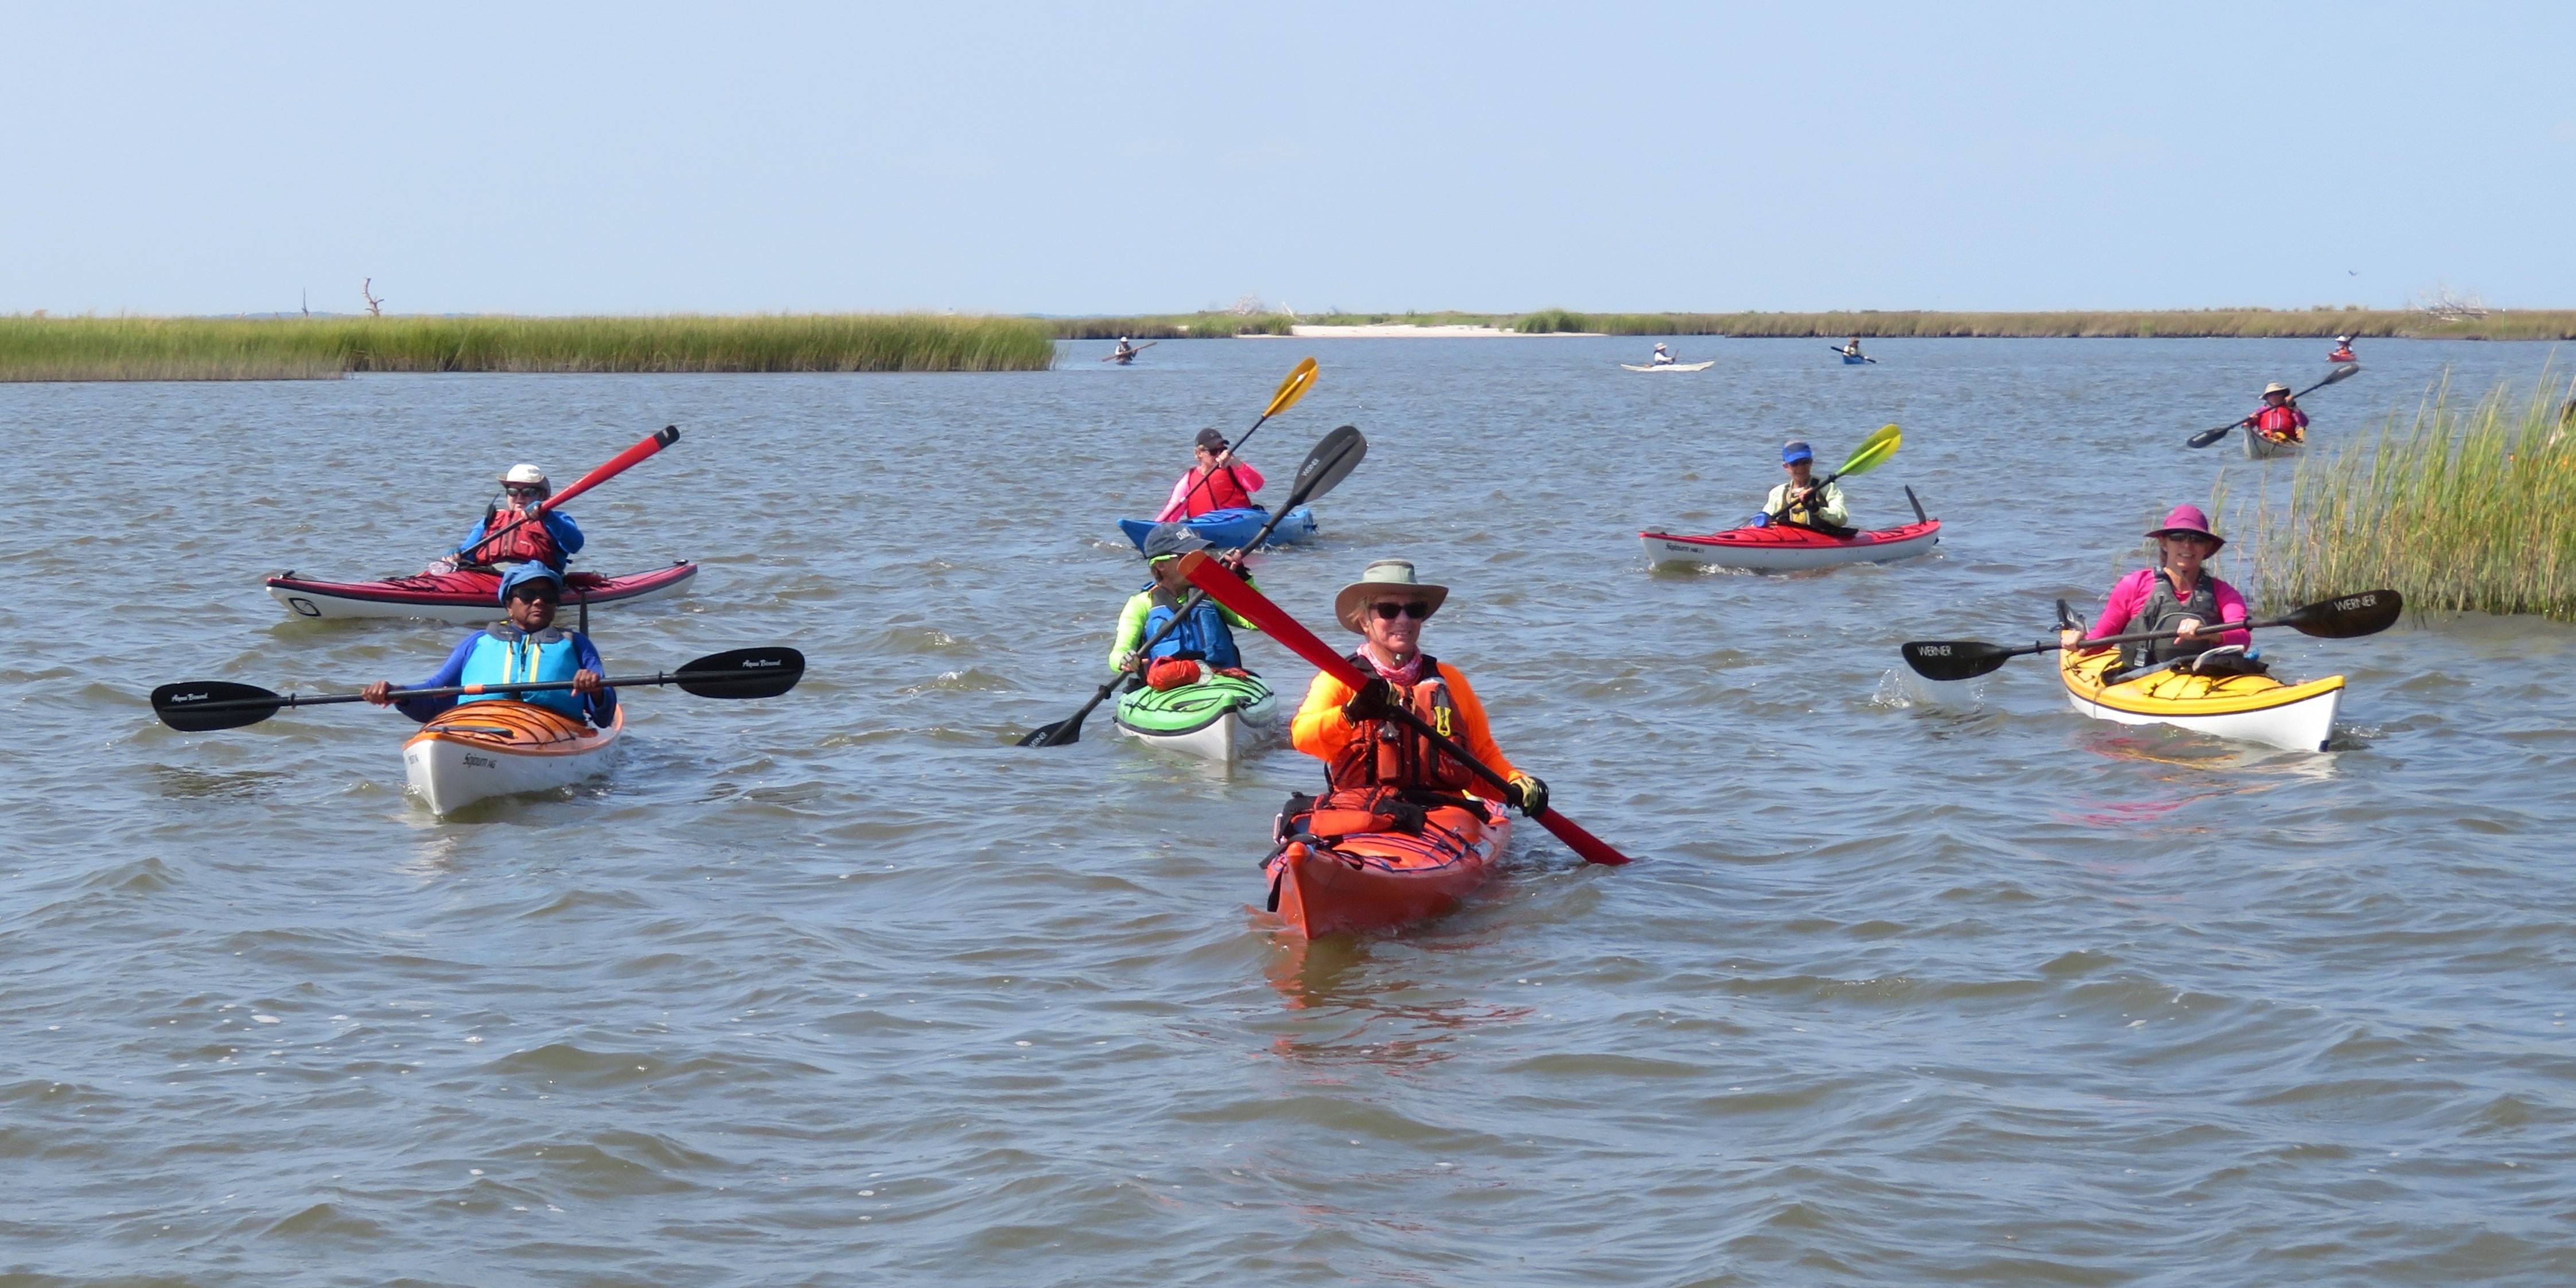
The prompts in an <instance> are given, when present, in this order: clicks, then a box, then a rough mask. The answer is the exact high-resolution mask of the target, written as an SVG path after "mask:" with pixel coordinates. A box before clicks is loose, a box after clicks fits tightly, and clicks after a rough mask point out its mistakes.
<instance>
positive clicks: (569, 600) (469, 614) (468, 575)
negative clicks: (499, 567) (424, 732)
mask: <svg viewBox="0 0 2576 1288" xmlns="http://www.w3.org/2000/svg"><path fill="white" fill-rule="evenodd" d="M697 575H698V566H697V565H696V564H693V563H690V562H688V561H687V560H685V559H683V560H680V561H678V562H675V563H673V564H672V565H671V566H670V567H668V568H656V569H654V570H653V571H651V572H640V573H629V574H627V575H625V576H622V577H602V576H599V575H598V574H596V573H587V572H577V573H574V574H573V575H572V579H571V581H572V584H571V587H570V588H569V589H568V590H567V591H566V593H565V595H564V608H565V610H566V611H573V610H575V609H576V608H577V607H578V605H579V604H580V602H581V601H582V600H584V599H587V600H588V601H589V603H590V606H591V607H593V608H599V607H603V606H605V605H608V604H633V603H640V602H642V601H644V600H648V599H659V598H662V597H664V596H667V595H676V594H679V593H680V592H681V591H683V590H686V589H687V588H688V586H689V583H690V582H691V580H692V579H694V578H695V577H696V576H697ZM268 593H269V594H270V595H271V596H273V597H274V598H275V599H276V600H277V602H278V603H280V604H283V605H285V606H286V611H287V612H289V613H292V614H294V615H295V616H297V617H301V618H305V619H307V620H347V619H350V618H358V617H426V618H430V619H432V620H435V621H442V622H454V623H457V624H459V625H464V626H471V625H474V624H477V623H480V622H488V621H491V620H493V619H495V618H497V617H499V616H500V615H501V598H500V595H501V575H500V574H499V573H489V572H441V573H426V572H425V573H421V574H419V575H417V576H412V577H394V578H390V579H388V580H385V581H349V582H335V581H314V580H312V579H311V578H308V577H298V576H296V575H295V574H294V573H292V572H287V573H280V574H279V575H277V576H275V577H271V578H269V579H268Z"/></svg>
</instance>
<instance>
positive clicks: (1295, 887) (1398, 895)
mask: <svg viewBox="0 0 2576 1288" xmlns="http://www.w3.org/2000/svg"><path fill="white" fill-rule="evenodd" d="M1460 799H1466V798H1460ZM1475 804H1476V805H1477V806H1479V807H1480V808H1477V809H1468V808H1465V807H1462V806H1457V805H1435V806H1433V807H1431V808H1430V809H1429V810H1427V811H1425V814H1424V820H1423V825H1422V832H1421V834H1420V835H1418V836H1417V835H1414V834H1411V833H1406V832H1355V833H1351V834H1349V835H1346V836H1335V837H1329V838H1323V839H1319V840H1317V841H1316V843H1315V844H1313V845H1307V844H1303V843H1298V842H1291V843H1290V844H1289V845H1288V846H1287V847H1286V848H1284V849H1282V850H1281V851H1280V852H1279V854H1278V856H1277V857H1275V858H1273V859H1271V860H1270V863H1269V865H1268V866H1267V868H1266V869H1265V871H1267V872H1268V873H1269V874H1270V882H1271V891H1272V894H1271V903H1272V907H1273V908H1274V909H1275V910H1276V911H1277V912H1278V913H1279V916H1280V917H1281V919H1283V920H1285V921H1286V922H1287V923H1288V926H1289V928H1290V929H1292V930H1295V931H1297V932H1298V933H1299V934H1302V935H1304V936H1305V937H1307V938H1309V939H1312V938H1314V937H1316V936H1318V935H1331V934H1339V933H1342V932H1345V931H1355V930H1384V929H1388V928H1390V927H1395V926H1403V925H1409V924H1411V923H1413V922H1416V921H1423V920H1426V919H1428V918H1432V917H1437V916H1439V915H1440V914H1442V913H1445V912H1448V911H1449V910H1451V909H1453V908H1456V907H1457V906H1458V904H1459V903H1460V901H1462V900H1464V899H1465V898H1466V897H1467V896H1468V895H1471V894H1473V893H1475V892H1476V890H1477V889H1478V888H1479V887H1481V886H1483V885H1484V884H1485V883H1486V882H1487V881H1489V880H1491V879H1493V875H1494V865H1495V864H1496V863H1498V862H1500V861H1501V860H1502V857H1503V845H1504V843H1505V842H1507V841H1509V840H1510V839H1511V836H1512V820H1511V816H1509V815H1507V814H1505V813H1503V808H1502V806H1500V805H1495V804H1492V803H1489V802H1485V801H1477V802H1475ZM1311 817H1312V816H1311V815H1299V816H1298V817H1297V818H1296V819H1294V820H1291V822H1290V826H1291V827H1292V828H1299V829H1302V828H1303V827H1305V826H1306V822H1305V820H1307V819H1309V818H1311Z"/></svg>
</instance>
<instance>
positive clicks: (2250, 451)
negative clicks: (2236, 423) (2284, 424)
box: [2245, 429, 2304, 461]
mask: <svg viewBox="0 0 2576 1288" xmlns="http://www.w3.org/2000/svg"><path fill="white" fill-rule="evenodd" d="M2302 446H2304V444H2301V443H2294V442H2288V441H2285V440H2282V439H2274V438H2265V437H2264V436H2262V435H2261V434H2257V433H2255V432H2254V431H2253V430H2250V429H2249V430H2246V431H2245V455H2246V456H2247V457H2248V458H2250V459H2252V460H2257V461H2268V460H2271V459H2272V458H2274V457H2277V456H2296V455H2298V454H2299V449H2300V448H2301V447H2302Z"/></svg>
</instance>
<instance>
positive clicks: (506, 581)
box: [501, 563, 564, 605]
mask: <svg viewBox="0 0 2576 1288" xmlns="http://www.w3.org/2000/svg"><path fill="white" fill-rule="evenodd" d="M532 581H551V582H553V583H554V584H555V598H556V599H558V600H561V599H562V598H563V588H564V578H563V574H562V573H559V572H556V571H555V570H554V569H552V568H549V567H547V566H545V565H544V564H541V563H523V564H520V565H519V566H517V567H515V568H512V569H511V570H510V571H509V572H507V573H505V574H503V575H502V577H501V602H502V603H503V604H504V605H507V604H508V603H509V602H510V588H511V587H513V586H524V585H526V584H528V583H529V582H532Z"/></svg>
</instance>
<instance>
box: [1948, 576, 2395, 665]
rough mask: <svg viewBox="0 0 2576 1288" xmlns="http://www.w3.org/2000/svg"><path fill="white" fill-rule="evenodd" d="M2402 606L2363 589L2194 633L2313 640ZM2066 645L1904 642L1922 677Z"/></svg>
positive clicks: (2153, 634) (2380, 619) (2346, 634)
mask: <svg viewBox="0 0 2576 1288" xmlns="http://www.w3.org/2000/svg"><path fill="white" fill-rule="evenodd" d="M2404 607H2405V599H2404V597H2403V596H2401V595H2399V594H2398V593H2397V592H2396V591H2393V590H2369V591H2363V592H2362V593H2361V594H2358V595H2344V596H2341V597H2339V598H2335V599H2328V600H2323V601H2320V602H2318V603H2314V604H2310V605H2308V606H2307V607H2305V608H2302V609H2299V610H2297V611H2295V612H2290V613H2285V614H2283V615H2281V616H2279V617H2274V618H2269V619H2267V620H2264V621H2259V622H2205V623H2202V625H2201V627H2200V629H2199V631H2197V632H2196V633H2197V634H2201V635H2216V634H2219V633H2220V632H2223V631H2249V630H2253V629H2255V628H2256V627H2262V626H2287V627H2289V628H2290V629H2292V630H2295V631H2297V632H2299V633H2300V634H2302V635H2313V636H2315V637H2317V638H2318V639H2324V640H2348V639H2357V638H2359V637H2361V636H2364V635H2376V634H2378V633H2379V632H2381V631H2384V630H2387V629H2388V628H2389V627H2390V626H2393V625H2395V624H2396V622H2397V614H2398V613H2399V611H2400V610H2402V609H2403V608H2404ZM2181 634H2182V632H2180V631H2146V632H2142V633H2139V634H2135V635H2106V636H2104V637H2102V638H2101V639H2098V640H2078V641H2077V642H2076V643H2075V644H2074V645H2073V646H2072V647H2075V648H2088V649H2089V648H2100V647H2103V646H2105V645H2112V644H2136V643H2140V642H2142V641H2145V640H2164V639H2174V638H2176V637H2178V636H2180V635H2181ZM2067 647H2069V645H2067V644H2064V643H2061V642H2059V641H2056V640H2044V641H2042V642H2040V643H2037V644H2028V645H2023V646H2021V647H2019V648H2007V647H2005V646H2004V645H2001V644H1988V643H1984V642H1983V641H1979V640H1918V641H1915V642H1912V643H1909V644H1907V645H1906V646H1905V664H1906V665H1908V666H1911V667H1913V668H1914V672H1915V674H1917V675H1920V676H1922V677H1923V678H1925V679H1927V680H1973V679H1975V678H1977V677H1978V676H1980V675H1984V674H1986V673H1987V672H1989V671H1993V670H1996V669H1998V668H2000V667H2001V666H2003V664H2004V663H2005V662H2007V661H2009V660H2011V659H2013V658H2016V657H2024V656H2027V655H2030V654H2033V653H2047V652H2051V651H2053V650H2056V649H2061V648H2067Z"/></svg>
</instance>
